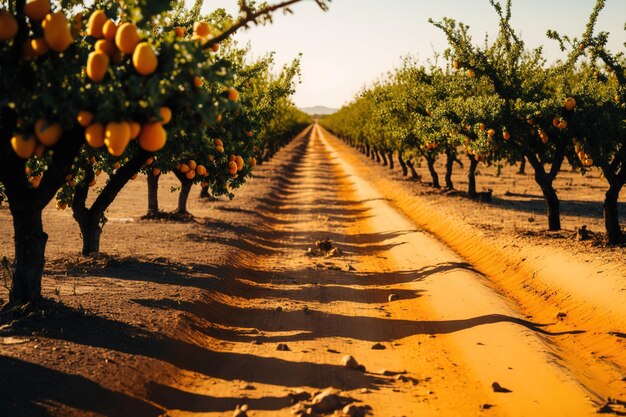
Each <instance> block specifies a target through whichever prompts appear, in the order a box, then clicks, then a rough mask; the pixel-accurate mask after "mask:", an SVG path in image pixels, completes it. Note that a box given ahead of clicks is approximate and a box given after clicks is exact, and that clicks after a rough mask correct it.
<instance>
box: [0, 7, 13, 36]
mask: <svg viewBox="0 0 626 417" xmlns="http://www.w3.org/2000/svg"><path fill="white" fill-rule="evenodd" d="M15 35H17V19H16V18H15V16H13V15H12V14H11V13H9V12H8V11H6V10H0V41H8V40H9V39H13V38H14V37H15Z"/></svg>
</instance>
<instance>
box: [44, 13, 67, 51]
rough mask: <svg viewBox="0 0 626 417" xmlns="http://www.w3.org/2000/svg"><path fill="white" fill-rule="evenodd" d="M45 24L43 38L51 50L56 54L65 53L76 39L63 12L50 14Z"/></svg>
mask: <svg viewBox="0 0 626 417" xmlns="http://www.w3.org/2000/svg"><path fill="white" fill-rule="evenodd" d="M44 22H45V26H44V29H43V37H44V39H45V40H46V43H47V44H48V46H49V47H50V49H52V50H53V51H56V52H63V51H65V50H66V49H67V47H68V46H70V44H71V43H72V42H73V41H74V39H72V34H71V33H70V28H69V26H68V24H67V18H66V17H65V15H64V14H63V12H55V13H50V14H48V15H47V16H46V18H45V20H44Z"/></svg>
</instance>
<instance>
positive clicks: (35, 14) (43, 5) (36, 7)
mask: <svg viewBox="0 0 626 417" xmlns="http://www.w3.org/2000/svg"><path fill="white" fill-rule="evenodd" d="M48 13H50V0H28V1H27V2H26V5H25V6H24V14H25V15H26V17H28V18H29V19H30V20H35V21H37V22H39V21H40V20H43V18H44V17H46V15H47V14H48Z"/></svg>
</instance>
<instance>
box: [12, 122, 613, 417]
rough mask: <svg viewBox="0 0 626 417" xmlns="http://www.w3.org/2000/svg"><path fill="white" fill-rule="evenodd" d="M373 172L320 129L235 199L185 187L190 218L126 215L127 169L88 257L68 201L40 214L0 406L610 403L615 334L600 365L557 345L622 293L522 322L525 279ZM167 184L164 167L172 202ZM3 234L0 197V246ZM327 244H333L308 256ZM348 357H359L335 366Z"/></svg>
mask: <svg viewBox="0 0 626 417" xmlns="http://www.w3.org/2000/svg"><path fill="white" fill-rule="evenodd" d="M379 171H380V168H378V167H372V166H371V163H367V161H365V160H363V158H361V157H360V156H359V155H356V154H355V153H354V151H352V150H351V149H349V148H347V147H345V145H343V144H342V143H340V142H339V141H337V140H335V139H333V138H332V137H330V136H328V135H325V134H324V133H323V132H322V131H321V130H320V129H318V128H317V127H315V128H314V129H313V131H312V132H311V134H310V135H303V136H301V137H299V138H296V140H294V142H292V144H290V145H289V146H288V147H287V148H286V149H284V150H283V151H281V152H280V153H279V154H278V155H277V157H276V158H275V160H273V161H272V162H271V163H270V164H268V165H265V166H263V167H261V168H260V169H259V170H258V174H257V178H256V179H255V180H254V181H253V182H252V183H251V184H249V185H247V186H246V188H245V189H244V190H242V192H241V193H240V194H239V195H238V197H237V198H236V200H235V201H234V202H227V201H218V202H211V203H208V202H204V201H201V200H197V199H195V198H193V201H191V202H190V203H191V204H190V210H191V211H192V212H193V213H194V214H195V215H196V216H197V217H196V221H195V222H193V223H173V222H154V221H140V220H138V219H139V217H140V216H141V215H142V214H143V212H144V211H145V207H146V201H147V193H146V190H145V182H144V181H140V180H138V181H136V182H135V183H133V184H130V185H129V186H128V187H127V189H125V190H124V191H123V193H122V195H121V196H120V198H119V199H118V200H117V201H116V202H115V203H114V205H113V207H112V208H111V210H110V212H109V217H110V219H111V221H110V222H109V224H107V226H106V229H105V232H104V235H103V242H102V249H103V251H104V252H105V253H106V254H104V255H101V256H98V257H96V258H87V259H85V258H82V257H80V256H78V255H77V254H78V251H79V249H80V248H79V245H78V244H77V243H76V241H77V239H78V228H77V227H76V226H75V225H74V224H73V222H72V221H71V216H70V214H69V213H65V212H57V211H56V210H54V209H53V208H52V207H50V208H48V209H46V213H45V220H44V221H45V226H46V229H47V231H48V232H49V234H50V245H49V252H48V268H47V272H46V279H45V293H46V295H47V296H49V297H51V298H53V299H55V300H57V303H55V304H53V305H52V306H51V307H50V308H49V309H48V310H46V313H45V316H43V317H42V316H34V317H31V318H28V319H26V320H24V321H23V322H21V323H19V325H17V326H12V327H4V328H3V329H2V330H1V333H0V338H1V339H0V342H1V343H2V344H0V362H1V365H0V366H1V367H2V378H0V392H2V393H3V395H2V396H0V410H3V412H5V413H8V414H7V415H10V416H12V415H16V416H17V415H20V416H21V415H27V416H29V415H77V416H78V415H112V416H128V415H138V416H144V415H145V416H157V415H171V416H176V415H183V416H184V415H195V414H198V415H232V414H233V410H234V409H235V408H236V407H237V406H238V405H243V404H247V405H248V406H249V410H250V411H248V415H258V416H263V415H267V416H276V415H293V414H292V413H293V412H294V411H298V410H299V409H306V408H307V407H309V406H312V401H311V400H305V398H306V397H307V395H309V394H313V393H314V392H315V391H317V390H323V389H325V388H328V387H333V388H334V389H336V390H338V391H337V392H336V395H335V396H333V397H330V398H331V399H330V400H327V401H326V402H331V403H332V402H334V403H335V404H333V405H334V406H335V407H331V408H336V407H337V406H340V405H341V406H343V405H344V404H345V403H348V402H353V403H354V404H355V405H356V406H357V408H358V409H359V410H360V411H361V412H367V413H370V414H372V415H377V416H378V415H380V416H413V415H427V416H429V415H432V416H438V415H463V416H465V415H494V416H500V415H503V416H504V415H506V416H528V415H533V416H562V415H568V416H587V415H591V414H593V413H594V411H595V410H596V409H597V407H598V406H599V405H601V404H602V403H603V402H604V401H605V398H606V396H608V394H611V395H612V396H614V397H618V398H619V397H620V396H621V398H623V394H624V392H623V390H624V382H623V381H615V378H616V377H615V376H614V375H615V374H616V373H618V372H621V370H622V369H623V367H622V366H623V362H622V360H623V359H624V357H623V356H624V350H623V349H621V348H622V346H621V342H614V343H617V344H618V345H617V348H616V349H617V350H614V351H612V352H613V356H612V357H611V358H610V359H611V361H612V362H615V363H616V369H613V370H612V371H607V370H606V362H607V361H606V360H605V361H601V360H598V361H595V362H591V361H588V360H585V358H584V357H583V358H581V357H580V356H579V355H574V354H573V353H572V352H571V348H570V346H572V345H573V344H575V343H578V342H579V343H583V344H584V343H588V341H589V339H590V337H589V334H590V333H591V330H590V329H589V328H585V329H584V330H585V333H580V331H581V329H582V328H581V327H580V326H581V323H580V322H579V320H583V323H582V324H584V325H587V324H588V323H589V322H588V321H584V320H591V319H595V317H597V316H598V315H599V313H601V312H602V311H605V312H606V314H607V316H605V319H609V318H612V317H613V314H614V313H616V312H617V313H619V312H621V311H623V310H619V308H620V306H619V303H616V302H615V301H614V300H611V303H615V304H618V305H617V307H615V308H616V309H617V310H616V309H615V308H614V306H613V305H612V304H611V305H610V306H609V307H606V308H604V307H603V306H602V305H600V306H598V305H597V304H594V303H595V301H594V300H593V299H592V300H591V301H585V303H584V304H583V306H584V307H585V309H586V310H587V309H588V308H592V307H593V308H594V311H595V313H593V314H587V315H583V314H578V313H577V312H574V313H572V314H569V315H568V316H567V317H568V318H567V320H562V321H558V323H555V322H554V320H551V321H543V320H542V319H543V318H537V317H529V314H528V311H527V310H528V304H529V302H527V301H525V300H523V299H522V300H521V301H520V300H519V299H517V298H516V295H518V296H519V295H520V294H521V295H523V294H525V293H526V292H525V291H524V290H523V289H522V287H521V286H520V285H518V287H519V288H518V291H517V293H515V292H510V291H509V292H507V291H505V290H504V289H505V286H504V285H503V284H502V280H500V279H498V275H497V274H496V275H494V279H492V278H491V276H490V277H489V279H487V278H486V277H485V276H483V275H482V274H481V273H479V271H478V270H477V267H476V266H475V265H473V264H471V263H468V262H467V261H466V260H464V259H463V258H461V257H460V256H459V255H458V254H457V253H455V252H454V251H453V250H451V249H450V248H449V247H447V246H446V245H444V244H442V243H441V242H440V241H439V240H437V238H435V237H434V236H433V235H431V234H430V233H428V232H426V231H425V229H424V228H423V227H420V226H417V225H418V224H421V222H420V220H419V218H421V219H423V218H424V217H423V213H417V211H416V210H415V207H414V206H411V205H409V204H408V203H407V202H405V201H400V200H397V201H395V200H393V199H391V198H389V197H388V196H387V194H388V193H389V192H390V191H393V190H394V188H390V187H395V186H396V185H397V184H399V183H400V182H398V181H396V183H393V184H392V183H387V182H386V181H387V180H384V181H383V177H382V176H381V175H380V173H381V172H379ZM389 181H392V182H393V181H395V180H389ZM394 184H396V185H394ZM172 186H176V181H175V179H172V178H167V177H166V180H165V181H162V184H161V187H162V189H161V193H162V195H161V202H162V205H163V206H164V208H166V209H173V207H174V205H175V195H172V194H170V193H169V192H168V189H169V188H170V187H172ZM406 196H407V197H408V196H409V195H408V193H407V194H406ZM403 213H404V214H403ZM420 214H421V216H422V217H419V216H418V215H420ZM418 217H419V218H418ZM10 230H11V229H10V217H9V216H8V213H7V212H6V210H0V231H1V232H0V255H2V254H10V253H11V251H12V242H11V239H12V236H11V232H10ZM120 237H123V238H122V239H120ZM322 239H329V240H330V241H331V242H332V244H333V246H334V247H337V248H339V249H340V250H341V252H340V253H338V254H336V255H337V256H330V257H325V256H307V250H308V248H315V242H316V241H318V240H322ZM486 242H489V241H486ZM452 246H454V245H452ZM457 249H458V248H457ZM459 252H462V251H459ZM484 263H485V262H482V263H481V262H476V264H481V265H482V264H484ZM513 272H514V271H513ZM512 276H514V277H517V275H516V274H514V273H513V274H512ZM516 279H517V278H516ZM542 282H544V281H542ZM518 284H520V283H519V282H518ZM545 285H547V286H550V285H556V284H553V283H545ZM5 294H6V292H5V293H3V294H2V295H1V296H2V297H6V295H5ZM612 295H613V294H610V296H612ZM622 295H623V293H622ZM518 298H524V297H518ZM529 300H535V298H529ZM574 300H577V299H576V298H574ZM533 302H535V301H533ZM622 304H623V303H622ZM540 307H541V305H540V304H537V308H540ZM621 308H623V307H621ZM590 318H591V319H590ZM622 319H623V316H622ZM617 320H619V318H618V319H617ZM613 323H614V324H615V325H616V326H621V323H620V322H619V321H618V322H613ZM600 324H601V323H600ZM619 329H621V330H622V331H623V329H624V328H623V327H619ZM616 339H617V340H621V339H620V338H616ZM602 340H603V342H602V343H603V346H604V344H606V343H608V342H606V341H604V339H602ZM375 345H376V346H375ZM279 346H280V347H281V349H284V350H278V348H279ZM585 346H586V345H585ZM374 347H376V349H374ZM347 354H349V355H352V356H353V357H354V358H355V359H356V361H358V363H359V364H361V365H362V366H363V368H361V369H349V368H346V367H345V366H343V364H342V358H343V356H344V355H347ZM620 355H621V356H620ZM607 372H608V373H607ZM597 375H610V378H608V377H604V378H600V377H597ZM34 381H37V382H36V383H35V382H34ZM494 383H497V384H498V385H499V386H501V387H504V388H506V389H507V390H510V391H511V392H496V391H497V390H494V389H493V386H492V385H493V384H494ZM620 384H621V385H620ZM598 387H600V389H598ZM327 398H329V397H327ZM299 400H300V401H299ZM298 401H299V402H298ZM294 403H295V404H294ZM317 406H318V407H320V404H317ZM619 407H621V406H619V405H615V406H614V409H615V410H617V411H620V410H622V408H619ZM329 413H330V414H332V411H331V412H329Z"/></svg>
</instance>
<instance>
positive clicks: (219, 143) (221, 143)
mask: <svg viewBox="0 0 626 417" xmlns="http://www.w3.org/2000/svg"><path fill="white" fill-rule="evenodd" d="M213 143H214V144H215V146H216V147H222V148H223V147H224V143H223V142H222V141H221V140H220V139H215V140H214V141H213Z"/></svg>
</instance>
